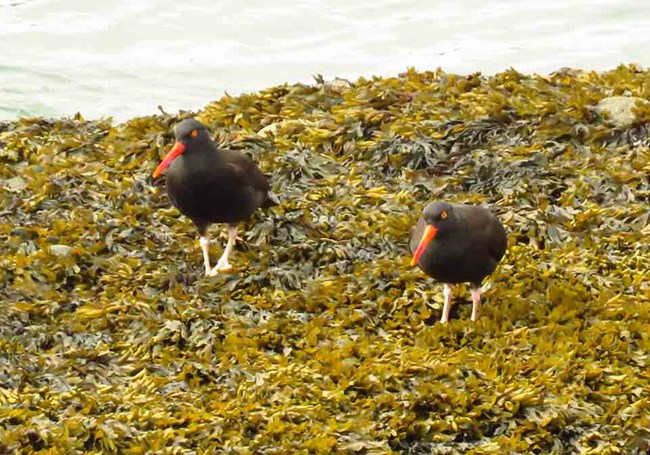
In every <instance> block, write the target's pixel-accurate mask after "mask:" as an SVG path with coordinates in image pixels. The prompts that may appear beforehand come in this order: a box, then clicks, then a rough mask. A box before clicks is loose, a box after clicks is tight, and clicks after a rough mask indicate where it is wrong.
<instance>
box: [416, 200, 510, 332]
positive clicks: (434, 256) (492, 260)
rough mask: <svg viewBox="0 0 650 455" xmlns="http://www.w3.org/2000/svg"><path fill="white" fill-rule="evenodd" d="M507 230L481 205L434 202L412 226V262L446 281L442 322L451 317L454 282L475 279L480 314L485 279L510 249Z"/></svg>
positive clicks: (475, 299)
mask: <svg viewBox="0 0 650 455" xmlns="http://www.w3.org/2000/svg"><path fill="white" fill-rule="evenodd" d="M506 245H507V238H506V231H505V229H504V228H503V225H502V224H501V223H500V222H499V220H498V219H497V218H496V217H495V216H494V215H493V214H492V213H491V212H490V211H489V210H487V209H484V208H483V207H479V206H472V205H463V204H449V203H447V202H438V201H437V202H431V203H430V204H428V205H427V206H426V207H425V208H424V211H423V212H422V216H421V217H420V219H419V220H418V222H417V224H416V225H415V226H413V228H411V240H410V248H411V253H413V259H412V260H411V265H415V264H417V265H418V266H419V267H420V269H422V271H423V272H424V273H426V274H427V275H429V276H431V277H432V278H434V279H436V280H438V281H441V282H443V283H445V290H444V295H445V306H444V308H443V310H442V318H441V319H440V322H442V323H445V322H447V321H448V320H449V310H450V308H451V292H452V284H457V283H467V282H469V283H471V286H472V321H475V320H476V318H477V317H478V306H479V303H480V301H481V291H480V286H481V282H482V281H483V279H484V278H485V277H486V276H488V275H489V274H491V273H492V272H494V269H496V267H497V264H498V263H499V261H500V260H501V258H502V257H503V255H504V254H505V252H506Z"/></svg>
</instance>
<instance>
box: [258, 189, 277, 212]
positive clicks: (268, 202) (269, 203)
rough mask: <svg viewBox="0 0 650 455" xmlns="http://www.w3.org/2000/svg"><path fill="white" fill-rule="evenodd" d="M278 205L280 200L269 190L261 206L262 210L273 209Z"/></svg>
mask: <svg viewBox="0 0 650 455" xmlns="http://www.w3.org/2000/svg"><path fill="white" fill-rule="evenodd" d="M278 204H280V198H279V197H278V195H277V194H275V193H274V192H273V191H271V190H269V191H267V193H266V198H265V199H264V203H263V204H262V208H265V209H267V208H269V207H273V206H274V205H278Z"/></svg>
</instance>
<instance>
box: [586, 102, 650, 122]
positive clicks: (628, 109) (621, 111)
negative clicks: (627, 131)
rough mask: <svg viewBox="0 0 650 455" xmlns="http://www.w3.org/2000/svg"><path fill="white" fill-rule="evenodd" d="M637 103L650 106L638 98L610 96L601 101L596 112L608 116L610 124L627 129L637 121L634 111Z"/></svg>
mask: <svg viewBox="0 0 650 455" xmlns="http://www.w3.org/2000/svg"><path fill="white" fill-rule="evenodd" d="M637 101H638V102H639V104H650V101H648V100H646V99H644V98H639V97H638V96H610V97H607V98H603V99H602V100H600V101H599V102H598V105H596V110H597V111H598V113H599V114H601V115H603V114H605V113H606V114H608V115H609V118H608V120H609V122H611V123H613V124H614V125H615V126H617V127H618V128H626V127H628V126H630V125H632V123H634V121H635V120H636V115H635V114H634V112H633V111H632V109H633V108H634V106H635V105H636V103H637Z"/></svg>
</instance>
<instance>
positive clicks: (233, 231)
mask: <svg viewBox="0 0 650 455" xmlns="http://www.w3.org/2000/svg"><path fill="white" fill-rule="evenodd" d="M236 242H237V226H228V243H227V244H226V248H225V249H224V250H223V254H222V255H221V257H220V258H219V261H218V262H217V265H215V266H214V268H213V269H212V270H208V272H207V273H206V275H208V276H215V275H218V274H219V272H225V271H228V270H230V269H232V266H231V265H230V263H229V262H228V258H229V257H230V254H231V253H232V250H233V249H235V243H236Z"/></svg>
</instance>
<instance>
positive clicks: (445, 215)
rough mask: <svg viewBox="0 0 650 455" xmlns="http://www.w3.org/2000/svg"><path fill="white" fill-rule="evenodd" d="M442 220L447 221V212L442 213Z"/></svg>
mask: <svg viewBox="0 0 650 455" xmlns="http://www.w3.org/2000/svg"><path fill="white" fill-rule="evenodd" d="M440 219H441V220H446V219H447V212H440Z"/></svg>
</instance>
